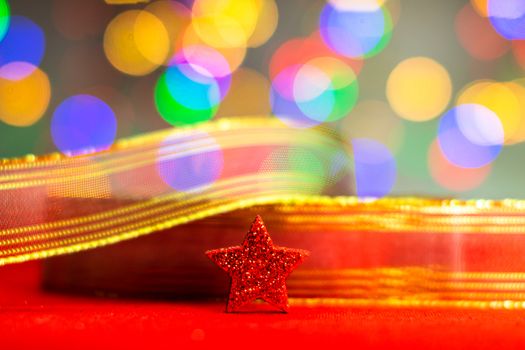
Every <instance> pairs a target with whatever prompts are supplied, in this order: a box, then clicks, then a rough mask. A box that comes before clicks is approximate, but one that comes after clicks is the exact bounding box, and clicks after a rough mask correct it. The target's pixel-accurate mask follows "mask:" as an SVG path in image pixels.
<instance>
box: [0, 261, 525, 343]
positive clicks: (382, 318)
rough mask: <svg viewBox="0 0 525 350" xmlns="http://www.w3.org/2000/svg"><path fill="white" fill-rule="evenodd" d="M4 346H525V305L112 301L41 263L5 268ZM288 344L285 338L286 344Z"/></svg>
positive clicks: (0, 291) (0, 306)
mask: <svg viewBox="0 0 525 350" xmlns="http://www.w3.org/2000/svg"><path fill="white" fill-rule="evenodd" d="M0 283H1V287H0V349H37V348H38V349H97V350H98V349H110V348H111V349H179V348H182V349H186V348H214V347H215V348H224V346H223V345H228V344H229V345H230V347H232V348H238V347H241V346H242V347H245V348H255V349H259V348H276V346H277V345H289V346H290V348H294V349H296V348H301V347H302V348H319V347H327V346H330V347H335V348H353V349H364V348H367V349H368V348H374V349H375V348H377V349H380V348H384V349H412V348H414V349H415V348H421V349H523V348H524V347H525V311H506V310H498V311H491V310H443V309H435V310H432V309H410V308H403V309H382V308H340V307H315V308H308V307H297V306H295V307H292V308H291V310H290V313H289V314H281V313H272V312H268V311H263V312H253V313H244V314H226V313H224V303H223V302H221V301H211V302H184V301H173V302H170V301H162V302H159V301H148V300H112V299H103V298H84V297H78V296H70V295H60V294H50V293H46V292H43V291H42V290H41V289H40V287H39V285H40V264H39V263H26V264H20V265H13V266H5V267H1V268H0ZM279 348H281V347H279Z"/></svg>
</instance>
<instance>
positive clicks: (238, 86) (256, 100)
mask: <svg viewBox="0 0 525 350" xmlns="http://www.w3.org/2000/svg"><path fill="white" fill-rule="evenodd" d="M270 113H271V106H270V82H269V81H268V79H267V78H266V77H265V76H264V75H262V74H261V73H259V72H257V71H255V70H253V69H249V68H240V69H239V70H237V71H236V72H235V73H233V75H232V81H231V86H230V91H229V92H228V94H227V95H226V97H225V98H224V100H223V101H222V103H221V104H220V106H219V110H218V111H217V117H220V116H224V117H228V116H229V117H231V116H249V115H259V116H266V115H269V114H270Z"/></svg>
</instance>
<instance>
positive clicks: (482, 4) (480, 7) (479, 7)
mask: <svg viewBox="0 0 525 350" xmlns="http://www.w3.org/2000/svg"><path fill="white" fill-rule="evenodd" d="M470 5H471V6H472V8H474V10H475V11H476V13H477V14H478V15H480V16H481V17H488V16H489V5H488V0H470Z"/></svg>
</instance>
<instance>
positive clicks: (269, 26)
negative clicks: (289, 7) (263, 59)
mask: <svg viewBox="0 0 525 350" xmlns="http://www.w3.org/2000/svg"><path fill="white" fill-rule="evenodd" d="M278 20H279V11H278V10H277V5H276V4H275V1H274V0H265V1H261V4H260V10H259V17H258V19H257V23H256V26H255V29H254V31H253V33H252V35H251V36H250V37H249V38H248V43H247V44H248V46H250V47H258V46H261V45H262V44H264V43H265V42H266V41H268V39H270V37H271V36H272V35H273V33H274V32H275V28H277V22H278Z"/></svg>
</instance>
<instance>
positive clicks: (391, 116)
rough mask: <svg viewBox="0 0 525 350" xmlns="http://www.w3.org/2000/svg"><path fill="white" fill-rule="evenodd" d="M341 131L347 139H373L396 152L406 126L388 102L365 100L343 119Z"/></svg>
mask: <svg viewBox="0 0 525 350" xmlns="http://www.w3.org/2000/svg"><path fill="white" fill-rule="evenodd" d="M340 132H341V135H342V137H343V139H345V140H348V141H351V140H352V139H355V138H367V139H373V140H376V141H379V142H381V143H382V144H384V145H386V146H387V147H388V148H389V149H390V150H391V151H393V152H394V153H395V152H397V150H398V149H399V148H400V146H401V144H402V141H403V136H404V126H403V121H402V120H401V119H399V118H398V117H397V116H396V115H395V113H394V111H392V109H390V106H389V105H388V104H387V103H386V102H383V101H376V100H364V101H360V102H359V103H358V104H357V105H356V106H355V107H354V109H353V110H352V112H350V114H349V115H348V116H347V117H346V118H344V119H342V122H341V124H340Z"/></svg>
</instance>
